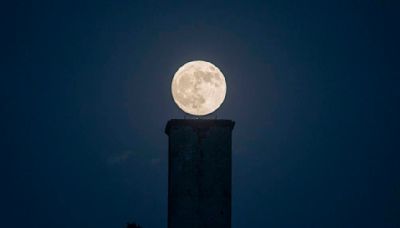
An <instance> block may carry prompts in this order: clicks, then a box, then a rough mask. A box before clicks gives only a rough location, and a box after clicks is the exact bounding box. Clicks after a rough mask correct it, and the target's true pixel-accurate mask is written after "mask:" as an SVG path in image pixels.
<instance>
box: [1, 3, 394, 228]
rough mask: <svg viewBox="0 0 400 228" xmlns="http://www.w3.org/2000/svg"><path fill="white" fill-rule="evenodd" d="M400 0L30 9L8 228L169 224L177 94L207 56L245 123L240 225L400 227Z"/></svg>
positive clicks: (237, 170)
mask: <svg viewBox="0 0 400 228" xmlns="http://www.w3.org/2000/svg"><path fill="white" fill-rule="evenodd" d="M300 2H301V3H300ZM322 2H324V3H322ZM394 2H395V1H384V0H376V1H274V2H271V1H226V2H220V3H216V2H215V1H210V2H206V1H196V2H195V3H189V2H188V1H180V2H171V1H159V2H158V1H143V2H139V1H107V2H106V1H94V2H92V3H88V2H83V1H79V2H78V1H77V2H75V3H72V2H71V1H49V2H46V1H31V2H19V3H16V4H15V5H14V6H13V7H15V9H10V12H9V14H10V16H9V17H6V18H5V20H6V21H7V22H9V23H10V26H8V28H10V29H11V30H12V32H11V33H10V34H11V36H12V39H13V40H12V42H11V43H9V44H6V45H5V46H7V47H6V49H7V50H11V51H12V53H13V55H12V56H5V54H4V53H3V58H4V59H5V60H4V61H3V63H5V67H4V69H3V70H2V71H4V72H5V74H3V75H2V76H1V87H2V89H1V94H2V97H3V98H4V99H3V103H2V105H1V107H2V111H1V112H2V116H3V118H2V119H3V121H4V123H3V124H2V135H3V137H2V140H4V143H2V147H1V156H2V159H1V163H2V164H1V170H2V173H3V174H6V175H5V178H3V180H2V181H1V182H2V187H1V190H0V191H1V192H2V196H3V197H2V198H4V199H3V200H2V202H1V203H0V205H1V207H0V208H1V210H2V211H1V213H0V214H1V219H0V227H4V228H6V227H7V228H11V227H40V228H54V227H59V228H72V227H73V228H92V227H93V228H110V227H116V228H118V227H121V228H122V227H124V225H125V223H126V222H128V221H134V222H137V223H139V224H141V225H142V226H143V228H159V227H166V222H167V221H166V218H167V168H168V167H167V156H168V154H167V136H166V135H165V134H164V127H165V124H166V122H167V121H168V120H169V119H171V118H183V113H182V112H181V111H180V110H179V109H178V108H177V106H176V105H175V104H174V103H173V100H172V98H171V94H170V85H171V80H172V76H173V74H174V73H175V71H176V70H177V69H178V68H179V66H181V65H182V64H184V63H185V62H188V61H191V60H198V59H200V60H206V61H210V62H212V63H214V64H215V65H217V66H218V67H219V68H220V69H221V70H222V72H223V73H224V74H225V77H226V81H227V89H228V91H227V97H226V100H225V102H224V104H223V105H222V107H221V108H220V109H219V110H218V112H217V115H218V118H224V119H232V120H234V121H236V126H235V129H234V132H233V201H232V202H233V214H232V215H233V217H232V227H233V228H245V227H255V228H258V227H260V228H264V227H274V228H292V227H304V228H310V227H316V228H319V227H321V228H322V227H323V228H330V227H332V228H337V227H349V228H354V227H374V228H378V227H379V228H386V227H400V216H399V214H400V155H399V152H400V139H399V132H400V131H399V130H400V123H399V114H400V113H399V106H400V105H399V100H400V78H399V75H400V72H399V68H398V64H399V57H398V55H399V54H398V53H399V52H398V50H399V49H398V45H397V43H398V41H399V40H400V37H399V26H398V21H399V18H398V16H397V15H396V14H398V12H399V11H398V10H396V7H397V6H395V5H394ZM245 3H246V4H245ZM13 35H15V36H13ZM3 44H4V43H3ZM14 56H15V58H14ZM14 60H16V61H14ZM7 75H12V76H7Z"/></svg>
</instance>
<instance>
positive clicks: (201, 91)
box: [171, 60, 226, 116]
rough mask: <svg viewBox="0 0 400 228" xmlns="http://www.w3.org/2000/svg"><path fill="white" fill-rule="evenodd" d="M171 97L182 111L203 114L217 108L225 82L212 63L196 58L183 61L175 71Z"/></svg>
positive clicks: (223, 93) (223, 96)
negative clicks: (186, 61)
mask: <svg viewBox="0 0 400 228" xmlns="http://www.w3.org/2000/svg"><path fill="white" fill-rule="evenodd" d="M171 92H172V97H173V98H174V101H175V103H176V104H177V105H178V107H179V108H180V109H182V111H184V112H186V113H188V114H191V115H195V116H205V115H208V114H210V113H213V112H214V111H215V110H217V109H218V108H219V107H220V106H221V104H222V102H223V101H224V99H225V95H226V82H225V77H224V75H223V74H222V72H221V71H220V70H219V69H218V67H216V66H215V65H214V64H212V63H210V62H206V61H201V60H196V61H191V62H188V63H185V64H184V65H183V66H181V67H180V68H179V69H178V71H177V72H176V73H175V75H174V78H173V79H172V85H171Z"/></svg>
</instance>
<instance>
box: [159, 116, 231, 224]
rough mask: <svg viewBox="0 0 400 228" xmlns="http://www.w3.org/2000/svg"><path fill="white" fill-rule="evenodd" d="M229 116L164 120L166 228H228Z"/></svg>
mask: <svg viewBox="0 0 400 228" xmlns="http://www.w3.org/2000/svg"><path fill="white" fill-rule="evenodd" d="M233 127H234V122H233V121H231V120H204V119H173V120H170V121H169V122H168V123H167V126H166V129H165V133H166V134H167V135H168V136H169V149H168V150H169V161H168V163H169V164H168V167H169V168H168V169H169V170H168V228H230V227H231V183H232V181H231V179H232V159H231V158H232V149H231V148H232V130H233Z"/></svg>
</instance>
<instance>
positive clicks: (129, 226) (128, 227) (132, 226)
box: [126, 223, 142, 228]
mask: <svg viewBox="0 0 400 228" xmlns="http://www.w3.org/2000/svg"><path fill="white" fill-rule="evenodd" d="M126 228H142V227H141V226H140V225H139V224H136V223H128V224H126Z"/></svg>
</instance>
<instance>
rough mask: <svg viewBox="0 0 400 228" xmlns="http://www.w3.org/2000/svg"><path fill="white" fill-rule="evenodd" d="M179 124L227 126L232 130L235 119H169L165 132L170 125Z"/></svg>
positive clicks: (196, 126)
mask: <svg viewBox="0 0 400 228" xmlns="http://www.w3.org/2000/svg"><path fill="white" fill-rule="evenodd" d="M181 126H189V127H193V128H209V127H229V128H230V129H231V130H233V127H234V126H235V121H233V120H227V119H214V120H210V119H171V120H169V121H168V122H167V125H166V126H165V133H166V134H167V135H168V134H169V131H170V129H171V127H181Z"/></svg>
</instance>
